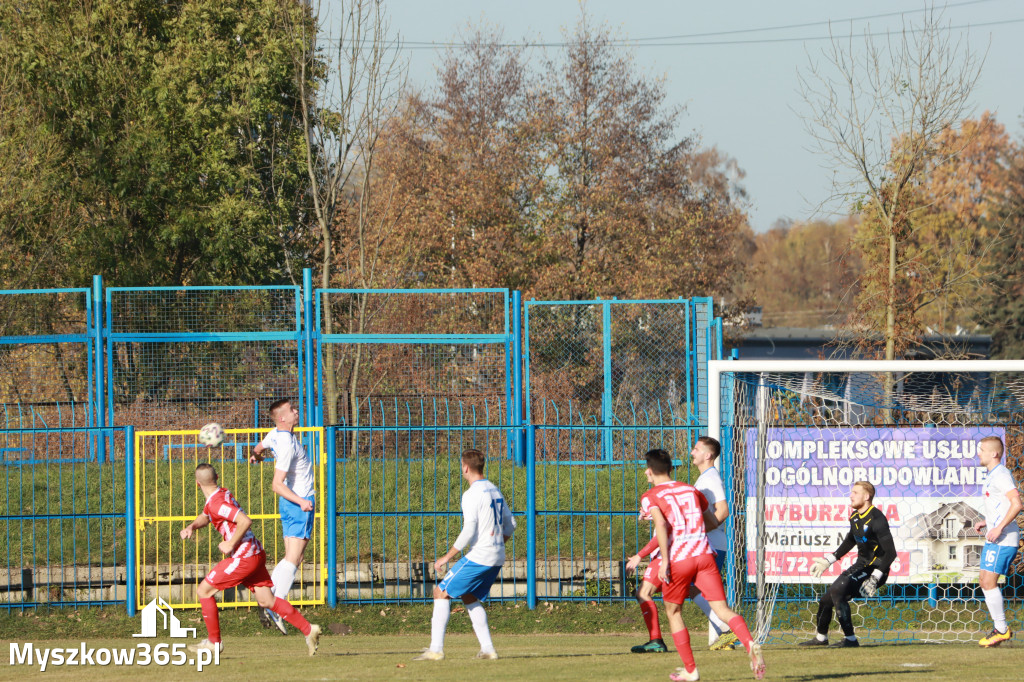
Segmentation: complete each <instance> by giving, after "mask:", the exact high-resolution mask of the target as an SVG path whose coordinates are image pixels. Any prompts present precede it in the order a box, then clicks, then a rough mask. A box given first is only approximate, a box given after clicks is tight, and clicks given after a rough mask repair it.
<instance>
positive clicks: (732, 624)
mask: <svg viewBox="0 0 1024 682" xmlns="http://www.w3.org/2000/svg"><path fill="white" fill-rule="evenodd" d="M729 629H730V630H732V632H733V634H734V635H736V636H737V637H739V638H740V641H741V642H743V647H744V648H745V649H746V650H747V651H750V645H751V644H753V643H754V638H753V637H751V636H750V630H748V629H747V624H746V623H745V622H744V621H743V616H740V615H737V616H736V617H735V618H733V619H732V620H730V621H729Z"/></svg>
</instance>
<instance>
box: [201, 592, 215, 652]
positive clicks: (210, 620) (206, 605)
mask: <svg viewBox="0 0 1024 682" xmlns="http://www.w3.org/2000/svg"><path fill="white" fill-rule="evenodd" d="M199 605H200V606H202V607H203V622H204V623H206V638H207V639H208V640H210V641H211V642H212V643H214V644H216V643H217V642H219V641H220V614H219V613H218V612H217V600H216V599H214V598H213V597H207V598H205V599H203V598H202V597H200V598H199Z"/></svg>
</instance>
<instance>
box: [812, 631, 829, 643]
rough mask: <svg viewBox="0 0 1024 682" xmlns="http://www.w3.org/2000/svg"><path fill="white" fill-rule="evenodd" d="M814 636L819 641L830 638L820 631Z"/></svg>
mask: <svg viewBox="0 0 1024 682" xmlns="http://www.w3.org/2000/svg"><path fill="white" fill-rule="evenodd" d="M814 638H815V639H816V640H818V641H819V642H825V641H827V640H828V635H823V634H821V633H820V632H818V633H815V635H814Z"/></svg>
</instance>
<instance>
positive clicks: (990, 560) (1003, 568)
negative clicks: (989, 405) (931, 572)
mask: <svg viewBox="0 0 1024 682" xmlns="http://www.w3.org/2000/svg"><path fill="white" fill-rule="evenodd" d="M1003 452H1004V448H1003V441H1002V440H1001V439H999V438H998V437H996V436H988V437H987V438H982V439H981V442H980V443H978V461H979V462H980V463H981V466H983V467H985V468H986V469H988V478H987V479H986V480H985V488H984V490H983V494H984V497H985V520H984V521H979V522H978V523H977V524H975V526H974V530H976V531H978V532H979V533H980V532H981V531H982V530H983V529H984V528H986V527H987V528H988V532H987V533H985V546H984V547H983V548H982V550H981V575H980V576H979V580H978V582H979V583H980V584H981V593H982V594H984V595H985V605H986V606H988V612H989V614H990V615H991V616H992V632H990V633H988V635H986V636H984V637H982V638H981V640H979V642H978V644H979V645H981V646H983V647H993V646H999V645H1000V644H1002V643H1003V642H1005V641H1007V640H1008V639H1010V637H1012V636H1013V633H1012V632H1011V631H1010V628H1009V626H1008V625H1007V624H1006V612H1005V611H1004V610H1003V593H1002V592H1000V591H999V584H998V583H999V576H1001V575H1007V574H1009V572H1010V564H1012V563H1013V558H1014V557H1015V556H1016V555H1017V545H1018V543H1019V542H1020V529H1019V528H1018V527H1017V523H1016V520H1015V519H1016V518H1017V514H1019V513H1020V511H1021V509H1022V507H1024V505H1022V504H1021V500H1020V492H1019V491H1018V490H1017V483H1016V482H1015V481H1014V480H1013V476H1012V475H1011V474H1010V470H1009V469H1007V468H1006V466H1005V465H1004V464H1003V463H1002V459H1003Z"/></svg>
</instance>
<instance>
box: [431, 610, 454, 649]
mask: <svg viewBox="0 0 1024 682" xmlns="http://www.w3.org/2000/svg"><path fill="white" fill-rule="evenodd" d="M451 613H452V600H451V599H435V600H434V615H433V616H432V617H431V618H430V650H431V651H433V652H434V653H441V652H442V651H444V631H445V629H446V628H447V627H448V616H450V615H451Z"/></svg>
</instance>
